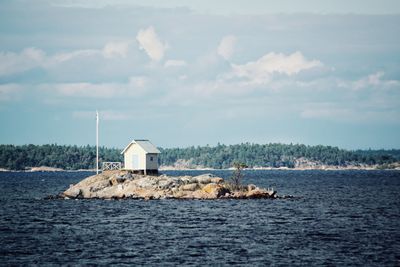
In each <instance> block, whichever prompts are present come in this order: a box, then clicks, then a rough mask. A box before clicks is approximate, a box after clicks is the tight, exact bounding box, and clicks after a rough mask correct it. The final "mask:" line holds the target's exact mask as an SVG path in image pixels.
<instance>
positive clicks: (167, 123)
mask: <svg viewBox="0 0 400 267" xmlns="http://www.w3.org/2000/svg"><path fill="white" fill-rule="evenodd" d="M294 3H295V4H294ZM398 25H400V4H399V2H398V1H371V0H370V1H356V0H354V1H317V0H308V1H295V2H293V1H287V0H286V1H285V0H282V1H258V0H254V1H225V0H223V1H218V4H215V3H213V2H212V1H176V0H174V1H154V0H153V1H122V0H119V1H104V0H103V1H35V4H32V2H31V1H23V0H21V1H1V5H0V125H1V130H0V143H3V144H29V143H33V144H45V143H58V144H77V145H85V144H94V143H95V139H94V138H95V111H96V109H98V110H99V112H100V117H101V124H100V143H101V144H103V145H105V146H109V147H120V148H121V147H124V146H125V145H126V144H127V143H128V142H129V141H130V140H131V139H133V138H149V139H150V140H152V141H153V143H155V144H156V145H158V146H161V147H185V146H190V145H205V144H210V145H215V144H217V142H220V143H225V144H235V143H241V142H255V143H269V142H283V143H304V144H310V145H316V144H323V145H334V146H339V147H342V148H348V149H358V148H400V138H399V136H400V27H398Z"/></svg>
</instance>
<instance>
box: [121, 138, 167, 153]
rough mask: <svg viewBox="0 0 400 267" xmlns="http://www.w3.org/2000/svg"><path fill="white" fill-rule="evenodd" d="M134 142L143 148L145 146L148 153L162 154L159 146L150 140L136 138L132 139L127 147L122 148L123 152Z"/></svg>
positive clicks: (144, 148)
mask: <svg viewBox="0 0 400 267" xmlns="http://www.w3.org/2000/svg"><path fill="white" fill-rule="evenodd" d="M132 144H138V145H139V146H140V147H141V148H143V150H144V151H145V152H146V153H152V154H153V153H154V154H160V153H161V151H160V150H158V148H157V147H156V146H155V145H153V144H152V143H151V142H150V141H149V140H146V139H134V140H132V142H130V143H129V144H128V145H127V146H126V147H125V148H124V150H122V152H121V154H124V153H125V151H126V150H127V149H128V148H129V147H130V146H131V145H132Z"/></svg>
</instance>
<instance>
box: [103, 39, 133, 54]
mask: <svg viewBox="0 0 400 267" xmlns="http://www.w3.org/2000/svg"><path fill="white" fill-rule="evenodd" d="M128 50H129V42H110V43H107V44H106V45H105V46H104V48H103V51H102V53H103V56H104V57H105V58H113V57H122V58H125V57H126V56H127V55H128Z"/></svg>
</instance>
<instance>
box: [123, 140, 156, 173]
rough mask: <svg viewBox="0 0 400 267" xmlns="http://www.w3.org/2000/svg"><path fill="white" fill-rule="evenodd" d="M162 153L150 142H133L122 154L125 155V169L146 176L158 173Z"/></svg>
mask: <svg viewBox="0 0 400 267" xmlns="http://www.w3.org/2000/svg"><path fill="white" fill-rule="evenodd" d="M160 153H161V152H160V150H158V149H157V147H156V146H155V145H153V144H152V143H151V142H150V141H149V140H132V142H130V143H129V145H127V146H126V147H125V149H124V150H123V151H122V152H121V154H124V166H125V168H124V169H125V170H131V171H134V172H139V173H144V174H149V173H158V154H160Z"/></svg>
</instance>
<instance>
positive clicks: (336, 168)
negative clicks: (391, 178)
mask: <svg viewBox="0 0 400 267" xmlns="http://www.w3.org/2000/svg"><path fill="white" fill-rule="evenodd" d="M159 170H160V171H224V170H225V171H233V170H234V168H228V169H213V168H200V167H198V168H183V167H173V166H161V167H160V168H159ZM245 170H270V171H357V170H358V171H361V170H363V171H379V170H380V171H382V170H392V171H400V167H396V168H379V166H361V167H357V166H348V167H340V166H318V167H295V168H288V167H279V168H273V167H254V168H246V169H245ZM0 172H96V169H78V170H65V169H61V168H53V167H45V166H41V167H32V168H30V169H27V170H8V169H4V168H0Z"/></svg>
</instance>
